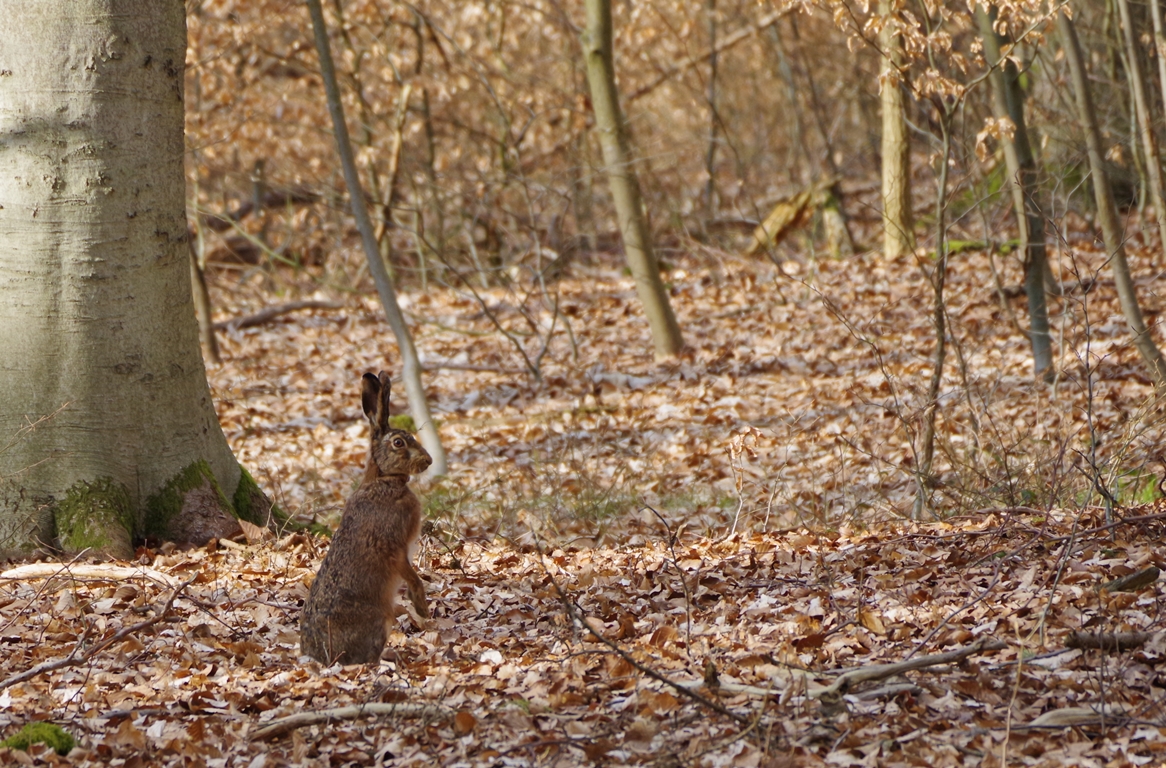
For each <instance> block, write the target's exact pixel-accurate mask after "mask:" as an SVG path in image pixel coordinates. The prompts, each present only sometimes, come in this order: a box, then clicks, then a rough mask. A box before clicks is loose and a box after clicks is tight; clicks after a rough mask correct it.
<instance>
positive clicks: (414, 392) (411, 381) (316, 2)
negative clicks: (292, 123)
mask: <svg viewBox="0 0 1166 768" xmlns="http://www.w3.org/2000/svg"><path fill="white" fill-rule="evenodd" d="M308 11H309V12H310V13H311V16H312V29H313V32H314V34H315V40H316V51H317V52H318V53H319V56H320V74H321V75H322V76H323V79H324V90H325V92H326V93H327V97H328V112H329V114H331V116H332V129H333V132H334V134H335V136H336V150H337V152H338V153H339V155H340V165H341V167H342V168H343V170H344V181H345V183H346V185H347V186H348V196H349V198H350V199H351V200H352V215H353V217H354V218H355V219H356V228H357V229H358V230H359V231H360V240H361V244H362V245H363V246H364V255H365V258H366V259H367V260H368V271H369V273H370V274H372V278H373V282H374V283H376V287H377V294H379V296H380V299H381V306H382V307H383V308H384V310H385V317H386V319H387V320H388V321H389V328H391V329H392V331H393V336H395V337H396V339H397V348H398V349H399V350H400V353H401V378H402V379H403V380H404V382H405V392H406V394H407V395H408V396H409V410H410V412H411V413H412V415H413V422H414V424H415V425H416V426H417V433H418V435H419V436H420V437H421V444H422V445H423V446H425V450H427V451H429V455H430V457H431V458H432V459H433V464H432V466H431V467H430V469H429V473H430V474H431V475H432V476H435V477H438V476H441V475H444V474H446V472H447V465H446V457H445V449H444V448H443V447H442V445H441V438H440V436H438V434H437V425H436V424H435V423H434V421H433V417H432V416H431V415H430V413H429V401H428V399H427V398H426V396H425V386H424V385H423V384H422V382H421V361H420V359H419V358H418V357H417V348H416V347H415V346H414V345H413V335H412V334H411V333H410V332H409V326H408V325H406V324H405V316H404V315H403V314H402V313H401V306H400V304H398V303H397V288H396V286H395V285H394V284H393V278H392V277H391V276H390V275H389V272H388V270H387V269H386V268H385V262H384V261H383V260H382V259H381V253H380V247H379V246H378V245H377V239H376V234H375V233H374V232H373V226H372V220H371V219H370V218H369V215H368V206H367V204H366V203H365V200H364V190H363V189H362V188H361V185H360V176H359V175H358V174H357V172H356V160H355V159H354V157H353V154H352V142H351V140H350V139H349V136H348V125H347V123H345V121H344V105H343V104H342V103H341V102H340V86H339V85H338V84H337V82H336V67H335V66H334V64H333V61H332V48H331V46H330V45H329V43H328V27H327V25H326V23H325V22H324V11H323V9H322V8H321V7H320V0H308Z"/></svg>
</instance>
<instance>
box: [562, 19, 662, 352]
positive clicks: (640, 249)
mask: <svg viewBox="0 0 1166 768" xmlns="http://www.w3.org/2000/svg"><path fill="white" fill-rule="evenodd" d="M585 5H586V7H587V27H586V29H585V30H584V31H583V37H582V44H583V56H584V59H585V60H586V62H587V82H588V84H589V85H590V87H591V104H592V109H593V110H594V111H595V131H596V133H597V134H598V135H599V144H600V147H601V148H602V149H603V161H604V164H605V165H606V166H607V168H606V171H607V180H608V183H609V185H610V186H611V196H612V200H613V202H614V204H615V212H616V217H617V218H618V219H619V231H620V234H621V235H622V236H623V245H624V252H625V253H626V255H627V260H628V266H629V267H630V268H631V272H632V278H633V279H634V280H635V282H636V291H637V293H638V294H639V297H640V303H641V304H643V306H644V314H645V315H647V318H648V324H649V325H650V326H651V328H652V343H653V345H654V346H655V350H656V357H657V358H660V357H669V356H671V355H674V354H676V353H677V352H679V351H680V349H681V348H682V347H683V346H684V339H683V337H682V336H681V333H680V325H679V324H678V323H677V322H676V315H675V314H673V312H672V305H671V303H669V301H668V291H667V290H666V289H665V287H664V281H663V280H662V279H661V278H660V267H659V265H658V263H657V262H656V254H655V253H654V252H653V250H652V240H651V237H650V233H649V232H648V222H647V220H646V218H645V216H644V204H643V199H642V197H641V196H640V185H639V182H638V181H637V180H636V174H635V172H634V171H633V170H632V166H631V151H630V149H629V146H628V145H629V142H628V135H627V126H626V125H625V124H624V117H623V114H622V113H621V112H620V108H619V93H618V91H617V90H616V87H615V64H614V56H613V52H612V24H611V0H586V2H585Z"/></svg>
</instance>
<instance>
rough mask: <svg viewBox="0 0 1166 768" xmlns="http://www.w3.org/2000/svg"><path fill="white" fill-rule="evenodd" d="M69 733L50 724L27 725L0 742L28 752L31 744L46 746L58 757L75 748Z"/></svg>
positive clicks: (74, 742)
mask: <svg viewBox="0 0 1166 768" xmlns="http://www.w3.org/2000/svg"><path fill="white" fill-rule="evenodd" d="M76 743H77V742H76V741H75V740H74V739H73V737H72V736H71V735H69V732H68V731H66V730H65V729H64V728H62V727H61V726H59V725H53V724H52V723H29V724H28V725H26V726H24V727H23V728H21V729H20V731H19V732H18V733H17V734H16V735H15V736H11V737H9V738H7V739H5V740H4V741H2V742H0V744H3V745H4V746H6V747H11V748H12V749H22V750H24V751H26V752H27V751H28V748H29V747H31V746H32V745H33V744H47V745H48V746H49V747H51V748H52V749H53V751H55V752H56V753H57V754H58V755H67V754H69V752H71V751H72V749H73V747H74V746H76Z"/></svg>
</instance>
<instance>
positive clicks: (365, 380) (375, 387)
mask: <svg viewBox="0 0 1166 768" xmlns="http://www.w3.org/2000/svg"><path fill="white" fill-rule="evenodd" d="M360 405H361V407H362V408H364V415H365V416H367V417H368V423H369V424H371V425H372V430H373V436H374V437H375V436H376V435H378V434H380V432H383V431H384V430H383V429H381V428H380V423H381V421H382V417H381V381H380V379H378V378H377V377H376V376H374V375H372V374H371V373H366V374H365V375H364V376H362V377H361V378H360ZM385 411H386V414H385V417H384V418H386V419H387V418H388V413H387V411H388V409H385ZM378 430H380V432H378Z"/></svg>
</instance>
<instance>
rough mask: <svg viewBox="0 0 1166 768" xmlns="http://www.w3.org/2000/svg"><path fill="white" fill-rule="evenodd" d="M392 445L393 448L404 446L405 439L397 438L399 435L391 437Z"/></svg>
mask: <svg viewBox="0 0 1166 768" xmlns="http://www.w3.org/2000/svg"><path fill="white" fill-rule="evenodd" d="M393 447H394V448H404V447H405V441H404V440H402V439H401V438H399V437H394V438H393Z"/></svg>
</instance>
